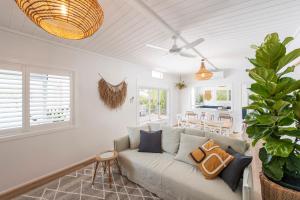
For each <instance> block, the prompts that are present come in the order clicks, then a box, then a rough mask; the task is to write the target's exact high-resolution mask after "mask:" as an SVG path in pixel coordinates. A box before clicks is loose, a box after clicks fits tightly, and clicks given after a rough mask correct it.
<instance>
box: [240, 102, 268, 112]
mask: <svg viewBox="0 0 300 200" xmlns="http://www.w3.org/2000/svg"><path fill="white" fill-rule="evenodd" d="M244 109H247V110H256V111H258V112H259V113H261V114H264V113H265V112H264V109H263V108H261V107H260V106H258V105H256V104H255V103H252V104H250V105H249V106H246V107H244Z"/></svg>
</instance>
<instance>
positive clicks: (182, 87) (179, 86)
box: [176, 75, 186, 90]
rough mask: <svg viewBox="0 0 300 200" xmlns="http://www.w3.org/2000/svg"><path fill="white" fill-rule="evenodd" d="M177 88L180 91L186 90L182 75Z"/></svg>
mask: <svg viewBox="0 0 300 200" xmlns="http://www.w3.org/2000/svg"><path fill="white" fill-rule="evenodd" d="M176 87H177V88H178V89H179V90H182V89H184V88H186V84H185V82H184V81H183V80H181V75H180V78H179V82H178V83H176Z"/></svg>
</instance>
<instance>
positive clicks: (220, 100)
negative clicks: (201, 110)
mask: <svg viewBox="0 0 300 200" xmlns="http://www.w3.org/2000/svg"><path fill="white" fill-rule="evenodd" d="M193 99H194V105H195V106H196V107H198V106H204V105H210V106H230V104H231V89H230V87H226V86H212V87H195V88H194V90H193Z"/></svg>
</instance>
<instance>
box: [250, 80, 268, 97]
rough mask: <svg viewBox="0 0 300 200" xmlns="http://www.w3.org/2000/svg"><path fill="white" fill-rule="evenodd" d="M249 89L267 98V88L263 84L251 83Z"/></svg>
mask: <svg viewBox="0 0 300 200" xmlns="http://www.w3.org/2000/svg"><path fill="white" fill-rule="evenodd" d="M250 90H251V91H252V92H254V93H256V94H258V95H261V96H263V97H265V98H268V97H269V96H270V94H269V92H268V89H266V87H265V86H263V85H261V84H259V83H253V84H251V87H250Z"/></svg>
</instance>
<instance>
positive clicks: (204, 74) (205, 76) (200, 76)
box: [195, 59, 213, 80]
mask: <svg viewBox="0 0 300 200" xmlns="http://www.w3.org/2000/svg"><path fill="white" fill-rule="evenodd" d="M212 76H213V73H212V72H211V71H209V70H207V69H206V67H205V65H204V59H202V60H201V66H200V69H199V70H198V72H197V73H196V74H195V79H196V80H209V79H211V77H212Z"/></svg>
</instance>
